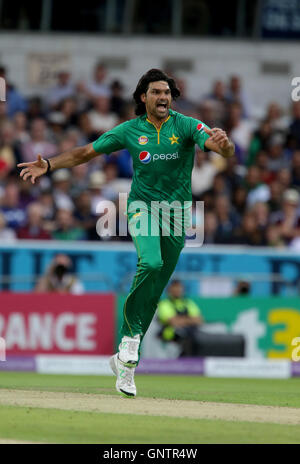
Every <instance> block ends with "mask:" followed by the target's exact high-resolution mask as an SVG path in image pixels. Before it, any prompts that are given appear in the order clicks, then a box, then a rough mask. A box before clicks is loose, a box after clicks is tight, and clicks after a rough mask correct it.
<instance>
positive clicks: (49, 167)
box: [46, 159, 51, 174]
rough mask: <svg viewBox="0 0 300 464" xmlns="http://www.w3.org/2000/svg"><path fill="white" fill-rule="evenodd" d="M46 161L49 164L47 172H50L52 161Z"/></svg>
mask: <svg viewBox="0 0 300 464" xmlns="http://www.w3.org/2000/svg"><path fill="white" fill-rule="evenodd" d="M46 162H47V164H48V166H47V171H46V174H49V172H50V171H51V164H50V161H49V160H48V159H46Z"/></svg>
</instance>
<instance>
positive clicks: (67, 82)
mask: <svg viewBox="0 0 300 464" xmlns="http://www.w3.org/2000/svg"><path fill="white" fill-rule="evenodd" d="M75 94H76V90H75V86H74V84H73V83H72V82H71V73H70V72H69V71H67V70H62V71H59V72H58V73H57V83H56V85H55V86H54V87H52V89H50V90H49V92H48V94H47V95H46V101H47V104H48V106H49V107H50V109H58V105H59V104H60V103H61V102H62V101H63V100H65V99H66V98H69V97H74V96H75Z"/></svg>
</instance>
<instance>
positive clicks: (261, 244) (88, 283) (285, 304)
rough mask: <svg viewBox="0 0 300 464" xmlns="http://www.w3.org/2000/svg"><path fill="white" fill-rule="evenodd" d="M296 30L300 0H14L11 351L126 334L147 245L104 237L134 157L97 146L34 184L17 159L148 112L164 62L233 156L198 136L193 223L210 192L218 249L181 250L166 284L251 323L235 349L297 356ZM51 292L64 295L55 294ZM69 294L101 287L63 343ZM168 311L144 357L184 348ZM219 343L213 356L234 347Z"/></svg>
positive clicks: (236, 323)
mask: <svg viewBox="0 0 300 464" xmlns="http://www.w3.org/2000/svg"><path fill="white" fill-rule="evenodd" d="M299 39H300V0H286V1H285V2H282V1H279V0H251V1H250V0H233V1H230V2H223V3H220V2H216V1H211V0H185V1H183V0H166V1H164V2H160V3H159V4H158V3H156V2H153V1H152V2H150V1H141V0H86V1H85V2H83V4H81V5H80V6H76V8H74V9H73V8H71V7H70V6H69V5H68V3H67V2H58V1H57V0H33V1H31V2H30V3H29V2H25V1H22V0H19V1H8V0H0V77H3V78H5V80H6V84H7V86H6V101H5V102H0V288H1V294H0V336H1V337H3V338H5V339H6V340H7V352H8V354H11V355H14V354H15V355H20V354H22V355H28V354H34V353H44V354H49V353H50V354H51V353H52V354H53V353H60V354H61V353H63V354H72V353H73V354H74V353H75V354H93V355H96V354H98V355H99V354H100V355H106V354H110V353H111V352H113V350H114V349H115V346H116V345H117V344H118V341H119V328H120V323H121V320H122V308H123V302H124V299H125V297H126V294H127V292H128V290H129V288H130V284H131V281H132V278H133V275H134V272H135V267H136V253H135V250H134V247H133V244H132V241H131V238H130V235H128V234H123V235H122V236H118V235H117V236H114V237H108V236H99V231H100V232H101V227H102V226H99V225H98V227H97V229H96V226H97V221H98V220H99V214H97V212H96V207H97V203H98V202H99V200H103V199H104V200H109V201H112V202H114V204H115V218H116V219H117V220H119V219H120V221H122V211H121V210H120V205H119V202H118V194H119V193H120V192H123V193H128V192H129V190H130V185H131V177H132V163H131V159H130V155H129V153H128V152H127V150H122V151H120V152H117V153H112V154H110V155H103V156H99V157H98V158H97V159H95V160H93V161H92V162H90V163H89V164H86V165H81V166H78V167H75V168H73V169H72V170H65V169H63V170H60V171H56V172H55V173H53V174H52V175H51V176H49V177H43V178H41V179H40V180H39V181H38V182H37V183H36V184H35V185H34V186H33V185H32V184H30V183H29V182H22V181H21V180H20V179H19V169H18V168H16V164H17V163H19V162H23V161H33V160H35V159H36V156H37V154H38V153H42V154H43V156H44V157H45V158H51V156H53V155H55V154H58V153H61V152H63V151H66V150H70V149H71V148H73V147H76V146H81V145H85V144H87V143H90V142H92V141H94V140H95V139H96V138H98V137H99V136H100V135H101V134H102V133H104V132H105V131H107V130H109V129H111V128H112V127H114V126H115V125H117V124H119V123H121V122H123V121H125V120H128V119H131V118H133V117H135V115H134V105H133V102H132V93H133V91H134V89H135V87H136V84H137V81H138V79H139V78H140V77H141V75H142V74H143V73H144V72H146V71H147V70H148V69H150V68H153V67H157V68H161V69H163V70H164V71H166V72H167V73H169V74H170V75H172V76H173V77H174V78H175V79H176V81H177V84H178V86H179V87H180V90H181V97H180V99H178V100H177V101H176V102H175V103H174V105H173V108H174V109H175V110H176V111H179V112H181V113H183V114H186V115H189V116H192V117H195V118H198V119H200V120H202V121H204V122H205V123H206V124H208V125H209V126H211V127H222V128H223V129H225V130H226V131H227V133H228V134H229V136H230V137H231V138H232V140H233V141H234V143H235V145H236V156H235V157H234V158H232V159H229V160H224V159H222V158H221V157H220V156H219V155H217V154H215V153H212V152H209V153H203V152H201V151H200V150H199V149H198V148H196V155H195V167H194V170H193V174H192V192H193V200H194V210H193V212H194V223H193V225H194V227H202V226H203V224H202V223H197V221H199V219H198V216H197V214H196V212H197V206H196V201H204V204H205V214H204V234H205V235H204V246H202V247H200V246H199V247H194V248H187V249H185V250H184V251H183V253H182V256H181V257H180V261H179V263H178V266H177V268H176V272H175V274H174V278H175V279H176V280H179V281H180V282H181V284H182V293H181V294H180V295H177V296H176V295H175V296H174V295H173V296H172V294H170V292H169V293H168V291H166V292H165V293H164V295H163V299H164V302H165V303H166V300H169V301H171V302H174V301H175V300H179V299H184V298H185V300H184V301H185V302H184V304H183V305H182V307H184V308H185V310H186V311H188V310H187V309H186V308H187V306H188V303H187V300H188V299H191V300H192V301H193V302H194V303H195V304H196V305H197V307H198V310H197V311H198V312H197V311H196V313H197V315H198V316H199V315H200V314H201V324H200V322H199V320H198V323H199V324H198V325H201V331H202V335H203V332H205V333H206V334H208V333H211V334H213V335H215V334H217V333H218V334H223V335H224V334H227V335H228V336H230V335H236V336H242V337H243V343H242V344H243V347H242V348H241V344H239V345H238V348H237V351H236V352H235V351H234V348H233V349H232V351H229V355H236V356H246V357H250V358H284V359H291V353H292V350H293V345H292V340H293V339H294V338H295V337H297V336H298V337H299V335H300V303H299V290H300V258H299V250H300V89H299V90H298V89H297V85H298V86H299V84H300V77H299V79H298V80H297V79H296V80H295V78H297V77H298V76H300V61H299ZM292 95H293V98H292ZM119 227H120V226H118V227H117V231H116V232H117V234H118V231H119V230H118V228H119ZM100 235H101V234H100ZM45 292H48V293H52V295H51V298H52V299H51V298H49V299H45V298H44V300H41V299H40V298H41V295H44V293H45ZM59 293H65V294H69V295H68V298H71V300H70V301H72V302H73V301H77V302H82V303H80V304H81V305H82V307H83V308H86V303H84V302H85V301H87V300H85V298H86V297H87V296H89V298H94V300H93V301H94V303H93V304H92V303H91V306H90V308H92V307H94V309H93V310H92V309H90V311H91V314H92V315H93V317H92V318H91V319H90V320H89V324H90V325H86V326H84V327H85V329H86V330H87V331H88V328H89V330H90V332H89V334H90V335H87V333H88V332H84V330H83V329H82V327H83V326H80V320H81V319H80V316H78V318H79V319H78V320H77V319H76V317H77V316H76V317H75V316H74V317H73V319H72V317H71V318H70V319H67V322H65V323H64V324H65V325H63V327H64V329H63V333H64V336H65V338H66V339H67V338H68V337H69V338H70V337H71V338H72V337H75V339H74V340H75V341H74V346H73V348H69V349H67V348H63V346H67V344H65V345H63V344H62V345H61V346H58V345H57V344H58V341H57V339H53V340H52V342H53V343H52V345H51V347H50V345H49V344H48V345H47V343H45V341H44V338H43V336H42V335H41V334H42V333H44V334H45V333H46V332H45V331H46V329H47V327H48V329H49V330H50V327H52V325H51V324H53V327H54V326H55V327H56V325H55V324H58V322H57V320H58V319H59V318H60V317H62V318H64V317H65V314H66V313H65V311H66V308H69V306H70V305H71V307H73V303H68V301H69V300H62V299H61V296H60V297H59V298H60V299H59V300H56V298H57V294H59ZM37 294H39V295H37ZM66 297H67V295H64V298H66ZM53 298H54V300H53ZM74 298H75V300H73V299H74ZM216 298H218V299H217V300H216ZM52 300H53V301H55V303H51V301H52ZM1 301H2V304H1ZM41 301H44V303H43V304H42V306H41ZM46 301H47V304H48V305H50V306H49V307H48V306H47V304H46ZM62 301H65V302H66V303H65V304H66V307H65V306H64V304H63V303H62ZM89 301H90V300H89ZM4 302H5V303H4ZM20 302H22V304H21V306H20ZM32 302H34V303H32ZM50 303H51V304H52V306H51V304H50ZM76 304H79V303H76ZM44 305H46V306H44ZM53 305H54V306H53ZM79 306H80V305H79ZM33 307H35V310H34V314H31V312H32V311H33V310H32V309H31V308H33ZM57 307H60V311H61V314H58V313H56V312H55V311H57ZM45 308H48V309H45ZM74 311H75V310H74ZM78 311H80V310H79V309H78ZM178 311H179V312H180V310H178ZM178 311H177V313H176V314H177V315H178ZM192 313H193V311H192ZM192 313H191V314H192ZM196 313H193V314H194V315H195V314H196ZM15 314H19V316H18V317H19V319H18V317H15ZM38 314H39V316H37V315H38ZM49 314H50V315H51V314H52V316H51V317H52V319H51V318H50V319H51V321H52V322H51V321H50V319H49V318H48V319H47V315H48V316H49ZM68 314H69V313H68ZM74 314H75V313H73V315H74ZM187 314H188V312H187V313H186V315H187ZM198 316H197V317H198ZM49 317H50V316H49ZM199 317H200V316H199ZM22 318H23V319H22ZM57 318H58V319H57ZM93 318H94V319H93ZM99 318H100V319H101V321H100V322H99V321H98V319H99ZM59 320H60V319H59ZM63 320H65V319H63ZM108 320H109V322H107V321H108ZM11 321H12V322H11ZM20 321H21V322H20ZM22 321H23V322H22ZM78 321H79V322H78ZM93 321H94V322H93ZM95 321H98V322H99V324H98V322H97V323H96V322H95ZM18 324H19V325H18ZM60 324H62V323H61V322H60ZM76 324H77V325H76ZM78 324H79V325H78ZM87 324H88V323H87ZM93 324H95V325H93ZM101 324H102V325H103V327H106V329H105V332H107V330H108V329H107V327H110V328H111V332H112V337H110V338H109V341H107V342H106V343H107V344H106V345H105V346H104V347H103V346H102V345H101V344H100V345H99V344H98V343H96V344H94V345H93V344H92V343H90V345H89V343H88V340H92V339H93V337H94V338H95V340H96V338H97V337H98V338H99V333H98V332H97V330H98V329H97V327H98V325H99V327H101ZM107 324H108V325H107ZM168 324H169V325H170V324H171V325H172V323H170V321H166V319H165V316H164V315H163V313H162V315H161V317H157V318H155V320H154V322H153V324H152V326H151V328H150V330H149V334H148V336H147V337H146V339H145V343H144V352H143V355H144V357H145V358H147V357H148V358H151V357H152V358H153V357H157V358H166V357H177V356H180V354H181V352H180V349H181V348H180V349H179V348H178V343H177V344H176V343H175V341H174V340H173V338H172V337H171V338H170V339H168V340H166V339H163V338H162V337H161V331H162V328H163V329H164V328H166V325H168ZM173 324H175V322H174V321H173ZM11 325H12V328H11ZM196 325H197V324H196ZM16 327H17V328H19V329H18V330H20V332H19V333H21V332H22V330H23V331H24V337H25V338H24V340H25V341H24V340H23V342H24V343H23V342H22V343H23V344H22V343H21V342H20V338H18V337H17V336H16V335H15V333H16ZM20 327H21V328H22V327H23V329H22V330H21V328H20ZM36 327H38V328H39V329H40V330H37V329H36ZM78 327H81V329H79V328H78ZM174 327H175V326H174V325H173V328H174ZM43 330H44V332H43ZM51 330H52V329H51ZM99 330H100V331H101V329H99ZM103 330H104V329H103ZM1 331H2V332H1ZM54 332H55V331H54ZM78 333H79V334H81V335H80V336H81V337H84V336H83V335H82V334H84V333H85V337H86V338H85V341H86V342H87V343H86V344H85V345H84V343H82V344H81V345H80V337H79V335H78ZM33 334H36V335H33ZM37 334H39V335H37ZM76 334H77V335H76ZM91 334H93V335H91ZM20 336H21V335H20ZM10 337H11V338H10ZM34 337H36V338H34ZM76 337H77V338H76ZM78 337H79V338H78ZM89 337H90V339H89ZM229 338H230V337H229ZM76 340H77V341H76ZM78 340H79V341H78ZM219 340H220V337H219ZM231 342H232V343H233V345H234V344H235V343H237V344H238V339H230V343H231ZM76 343H77V345H76ZM199 343H200V344H201V343H202V344H203V346H204V348H203V346H202V345H201V346H202V348H201V349H202V351H201V349H200V348H199V353H198V354H199V355H203V354H206V351H205V347H207V343H208V344H209V343H210V341H207V340H204V339H202V342H201V340H200V342H199ZM224 343H225V342H224ZM80 346H81V348H80ZM88 346H90V348H88ZM91 346H93V348H91ZM95 346H97V347H95ZM222 346H223V345H221V347H220V350H219V351H218V353H217V356H222V355H223V356H225V355H226V353H227V351H226V350H225V348H224V346H223V348H222ZM47 347H48V348H47ZM49 347H50V348H49ZM74 347H76V348H74ZM222 353H223V354H222ZM213 355H215V352H214V353H213Z"/></svg>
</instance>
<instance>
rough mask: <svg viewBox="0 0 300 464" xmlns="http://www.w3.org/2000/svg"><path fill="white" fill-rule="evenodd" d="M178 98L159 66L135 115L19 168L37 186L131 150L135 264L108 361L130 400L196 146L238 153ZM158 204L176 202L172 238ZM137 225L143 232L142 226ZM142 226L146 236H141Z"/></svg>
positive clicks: (174, 252)
mask: <svg viewBox="0 0 300 464" xmlns="http://www.w3.org/2000/svg"><path fill="white" fill-rule="evenodd" d="M179 96H180V92H179V90H178V89H177V87H176V83H175V81H174V79H172V78H171V77H169V76H167V75H166V74H165V73H164V72H162V71H161V70H159V69H151V70H150V71H148V72H147V73H146V74H144V75H143V76H142V77H141V79H140V81H139V82H138V85H137V87H136V90H135V92H134V94H133V97H134V100H135V103H136V115H137V118H135V119H132V120H129V121H126V122H124V123H122V124H120V125H118V126H116V127H115V128H113V129H112V130H110V131H108V132H106V133H104V134H103V135H101V136H100V137H99V138H98V139H97V140H96V141H95V142H93V143H90V144H88V145H86V146H83V147H79V148H74V149H72V150H70V151H68V152H65V153H62V154H60V155H57V156H54V157H52V158H51V159H50V160H49V159H43V158H42V156H41V155H38V158H37V161H34V162H31V163H21V164H19V165H18V166H19V167H21V168H23V169H22V171H21V173H20V176H21V177H22V178H23V179H24V180H26V179H29V178H30V179H31V182H32V183H34V182H35V180H36V178H37V177H39V176H41V175H43V174H46V173H49V172H50V171H51V172H52V171H54V170H56V169H61V168H72V167H73V166H76V165H78V164H82V163H86V162H88V161H89V160H91V159H93V158H95V157H96V156H99V154H101V153H107V154H110V153H112V152H115V151H118V150H121V149H123V148H127V149H128V150H129V152H130V154H131V157H132V160H133V169H134V174H133V181H132V187H131V191H130V194H129V197H128V204H127V219H128V226H129V231H130V233H131V236H132V239H133V242H134V245H135V248H136V251H137V256H138V263H137V271H136V274H135V277H134V280H133V283H132V286H131V289H130V291H129V294H128V296H127V298H126V301H125V304H124V309H123V315H124V320H123V326H122V340H121V343H120V345H119V351H118V353H116V354H115V355H114V356H112V358H111V359H110V366H111V368H112V371H113V372H114V374H115V375H116V377H117V381H116V389H117V391H118V392H120V393H121V394H123V395H125V396H128V397H132V396H136V386H135V382H134V371H135V368H136V366H137V364H138V362H139V355H140V347H141V342H142V339H143V337H144V335H145V333H146V331H147V329H148V327H149V325H150V322H151V320H152V318H153V316H154V313H155V311H156V308H157V304H158V301H159V298H160V296H161V294H162V292H163V290H164V288H165V287H166V285H167V283H168V281H169V279H170V277H171V275H172V273H173V271H174V269H175V266H176V263H177V261H178V258H179V255H180V252H181V250H182V248H183V247H184V241H185V232H184V224H183V221H184V220H183V219H182V218H184V214H182V215H180V214H178V213H180V212H181V210H182V211H184V209H185V207H186V204H191V200H192V193H191V173H192V168H193V164H194V146H195V144H198V146H199V147H200V149H201V150H205V151H209V150H212V151H214V152H217V153H219V154H220V155H222V156H224V157H225V158H227V157H230V156H233V155H234V144H233V143H232V141H230V140H229V138H228V137H227V135H226V133H225V132H224V131H223V130H222V129H219V128H213V129H211V128H209V127H208V126H206V125H205V124H204V123H203V122H202V121H198V120H196V119H193V118H191V117H187V116H184V115H182V114H180V113H177V112H175V111H173V110H172V109H171V103H172V99H176V98H177V97H179ZM174 202H175V203H174ZM159 203H164V204H167V205H169V204H173V203H174V204H175V205H176V207H175V208H174V209H172V210H171V211H170V214H169V225H170V227H169V233H163V230H164V228H165V229H166V221H165V222H163V219H162V214H161V213H160V212H159V209H157V204H159ZM153 205H155V206H153ZM178 217H179V218H180V219H178ZM138 222H140V224H143V227H140V228H139V227H138V226H137V223H138ZM153 224H154V225H155V226H156V229H155V228H154V229H155V231H154V232H155V233H154V232H153V227H152V226H153ZM178 224H179V225H183V227H182V233H178V230H177V229H178ZM141 229H143V233H137V231H138V230H141ZM157 230H158V233H157ZM176 231H177V232H176Z"/></svg>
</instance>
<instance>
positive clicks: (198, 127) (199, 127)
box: [197, 123, 204, 131]
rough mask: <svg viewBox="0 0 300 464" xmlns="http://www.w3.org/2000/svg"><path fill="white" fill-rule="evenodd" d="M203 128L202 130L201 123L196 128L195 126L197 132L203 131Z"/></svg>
mask: <svg viewBox="0 0 300 464" xmlns="http://www.w3.org/2000/svg"><path fill="white" fill-rule="evenodd" d="M203 128H204V125H203V124H201V123H200V124H198V126H197V129H198V131H201V130H203Z"/></svg>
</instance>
